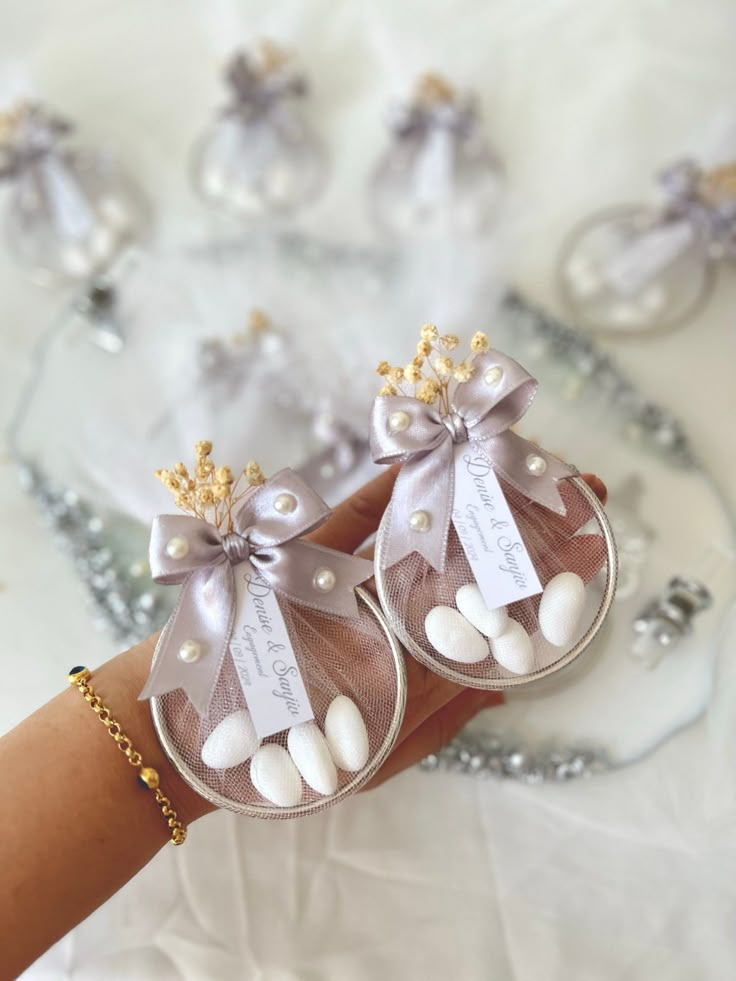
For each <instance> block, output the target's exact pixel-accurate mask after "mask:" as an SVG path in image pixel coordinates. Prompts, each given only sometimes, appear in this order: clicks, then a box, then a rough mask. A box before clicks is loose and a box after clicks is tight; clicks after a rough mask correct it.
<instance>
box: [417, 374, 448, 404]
mask: <svg viewBox="0 0 736 981" xmlns="http://www.w3.org/2000/svg"><path fill="white" fill-rule="evenodd" d="M441 389H442V386H441V385H440V383H439V382H436V381H434V379H433V378H427V379H425V380H424V381H423V382H422V384H421V385H420V386H419V388H418V389H417V393H416V397H417V398H418V399H419V401H420V402H426V403H427V405H433V404H434V403H435V402H436V401H437V396H438V395H439V394H440V391H441Z"/></svg>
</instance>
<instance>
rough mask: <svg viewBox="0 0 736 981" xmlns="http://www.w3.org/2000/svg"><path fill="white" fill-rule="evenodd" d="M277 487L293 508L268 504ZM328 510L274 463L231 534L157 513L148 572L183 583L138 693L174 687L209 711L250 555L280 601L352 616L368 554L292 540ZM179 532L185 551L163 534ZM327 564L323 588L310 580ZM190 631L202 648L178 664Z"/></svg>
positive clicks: (186, 518) (144, 695)
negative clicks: (174, 554) (174, 548)
mask: <svg viewBox="0 0 736 981" xmlns="http://www.w3.org/2000/svg"><path fill="white" fill-rule="evenodd" d="M283 494H290V495H293V497H294V498H295V499H296V507H295V508H294V510H293V511H291V512H290V513H288V514H286V513H280V512H279V511H277V510H276V508H275V506H274V503H275V501H276V498H277V497H279V495H283ZM329 515H330V510H329V508H328V507H327V505H326V504H325V503H324V501H323V500H322V498H321V497H319V496H318V495H317V494H315V492H314V491H313V490H311V488H310V487H309V486H308V485H307V484H305V483H304V482H303V481H302V480H301V478H300V477H298V476H297V474H295V473H294V472H293V471H292V470H282V471H280V472H279V473H277V474H276V475H275V476H274V477H272V478H271V479H270V480H268V481H266V483H265V484H263V485H262V486H260V487H258V488H256V489H255V490H254V491H253V492H252V493H250V494H249V495H248V497H247V498H246V499H245V501H244V502H243V505H242V507H241V508H240V510H239V511H238V513H237V515H236V516H235V519H234V526H235V527H234V531H233V532H231V533H230V534H222V533H221V532H219V531H218V530H217V529H216V528H215V527H214V526H213V525H211V524H209V523H208V522H206V521H202V520H200V519H199V518H194V517H189V516H187V515H176V514H164V515H159V516H158V517H157V518H156V519H155V520H154V523H153V528H152V531H151V544H150V553H149V561H150V565H151V572H152V575H153V578H154V580H155V581H156V582H159V583H165V584H178V583H181V584H182V589H181V593H180V595H179V601H178V603H177V605H176V608H175V610H174V612H173V613H172V615H171V617H170V619H169V621H168V623H167V624H166V626H165V627H164V629H163V632H162V633H161V636H160V638H159V641H158V645H157V650H156V659H155V663H154V665H153V667H152V669H151V673H150V675H149V677H148V681H147V682H146V684H145V687H144V688H143V691H142V692H141V694H140V696H139V697H140V698H141V699H146V698H150V697H151V696H152V695H163V694H165V693H166V692H169V691H173V690H174V689H176V688H182V689H183V690H184V692H185V693H186V695H187V697H188V698H189V700H190V702H191V703H192V705H193V706H194V708H195V709H196V710H197V712H198V713H199V714H200V715H201V716H206V715H207V710H208V706H209V703H210V700H211V698H212V693H213V691H214V687H215V684H216V682H217V678H218V675H219V673H220V667H221V665H222V660H223V658H224V656H225V654H226V652H227V650H228V646H229V643H230V639H231V635H232V630H233V623H234V618H235V613H236V609H235V600H236V585H235V574H234V572H233V567H234V566H240V565H242V564H244V563H248V564H249V565H250V566H251V568H252V571H253V576H254V578H257V577H258V576H261V577H262V578H263V579H265V580H266V582H267V583H268V584H269V585H270V586H271V587H272V588H273V590H274V593H275V595H276V596H277V598H278V600H279V602H281V599H282V598H284V599H288V600H291V601H293V602H295V603H301V604H303V605H305V606H308V607H311V608H312V609H315V610H320V611H322V612H324V613H329V614H332V615H333V616H338V617H357V616H358V603H357V600H356V598H355V592H354V590H355V587H356V586H357V585H359V584H360V583H362V582H364V581H365V580H366V579H368V578H369V577H370V576H372V575H373V563H372V562H369V561H367V560H366V559H360V558H358V557H357V556H354V555H346V554H345V553H343V552H336V551H334V550H333V549H329V548H323V547H322V546H320V545H315V544H313V543H311V542H305V541H299V540H298V539H299V538H300V536H302V535H305V534H307V533H308V532H310V531H312V530H314V529H315V528H317V527H318V526H319V525H321V524H323V523H324V521H325V520H326V519H327V518H328V517H329ZM179 536H181V537H183V538H185V539H186V541H187V543H188V546H189V551H188V552H187V554H186V556H184V557H183V558H179V559H177V558H171V557H170V556H169V554H168V552H167V550H166V546H167V543H168V542H170V541H171V539H172V538H177V537H179ZM325 568H327V569H330V570H331V571H332V572H333V573H334V574H335V580H336V581H335V586H334V588H333V589H331V590H330V591H329V592H321V591H320V590H319V589H318V588H317V586H316V585H315V577H316V575H317V573H318V572H319V571H320V570H322V569H325ZM188 640H194V641H196V642H197V643H198V644H200V645H201V648H202V655H201V657H200V658H199V659H198V660H197V661H194V662H191V663H183V662H182V661H181V660H180V659H179V656H178V654H179V649H180V647H181V646H182V644H184V643H185V642H186V641H188Z"/></svg>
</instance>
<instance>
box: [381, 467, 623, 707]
mask: <svg viewBox="0 0 736 981" xmlns="http://www.w3.org/2000/svg"><path fill="white" fill-rule="evenodd" d="M501 484H502V489H503V492H504V495H505V498H506V500H507V502H508V504H509V507H510V509H511V512H512V513H513V516H514V519H515V521H516V524H517V525H518V529H519V532H520V534H521V537H522V539H523V543H524V545H525V547H526V551H527V553H528V555H529V557H530V559H531V561H532V563H533V566H534V570H535V571H536V574H537V576H538V578H539V585H540V591H539V592H538V593H537V594H536V595H532V596H529V597H527V598H525V599H522V600H519V601H516V602H512V603H509V604H499V605H495V604H493V602H490V603H489V602H488V601H487V599H486V597H487V595H488V593H489V590H488V589H485V590H483V589H482V588H481V587H482V585H483V584H482V583H479V582H478V581H477V579H476V575H475V574H474V571H473V569H472V568H471V564H470V562H469V561H468V557H467V556H466V553H465V550H464V548H463V545H462V543H461V541H460V539H459V537H458V533H457V531H456V530H455V527H454V525H453V524H451V525H450V529H449V537H448V543H447V552H446V559H445V568H444V571H443V572H441V573H440V572H438V571H437V570H435V569H434V568H432V566H431V565H430V564H429V563H428V562H427V561H426V560H425V559H424V558H423V557H422V556H420V555H419V554H418V552H416V551H414V552H411V553H410V554H409V555H407V556H406V557H405V558H403V559H401V560H400V561H399V562H396V563H395V564H393V565H391V566H389V567H388V568H381V562H382V555H383V551H384V549H385V546H386V541H385V533H386V528H387V526H388V521H387V520H386V519H384V523H383V525H382V528H381V529H380V530H379V534H378V540H377V546H376V564H377V569H376V582H377V586H378V591H379V596H380V599H381V603H382V606H383V608H384V610H385V612H386V615H387V616H388V619H389V621H390V623H391V626H392V627H393V629H394V631H395V632H396V634H397V636H398V637H399V639H400V640H401V642H402V644H404V646H405V647H406V648H407V650H408V651H409V652H410V653H411V654H412V655H413V656H414V657H416V658H417V660H419V661H421V662H422V663H423V664H424V665H426V666H427V667H429V668H430V669H431V670H432V671H434V672H436V673H437V674H439V675H442V676H443V677H445V678H447V679H448V680H451V681H455V682H458V683H460V684H465V685H468V686H470V687H474V688H489V689H496V688H506V687H510V686H512V685H518V684H522V683H525V682H528V681H532V680H534V679H535V678H539V677H542V676H543V675H547V674H550V673H551V672H553V671H557V670H559V669H560V668H562V667H564V665H566V664H568V663H570V661H572V660H573V659H574V658H575V657H577V656H578V655H579V654H580V653H582V651H583V650H584V649H585V647H587V645H588V644H589V643H590V641H591V640H592V639H593V637H594V636H595V634H596V633H597V631H598V629H599V628H600V625H601V623H602V622H603V618H604V616H605V614H606V612H607V610H608V607H609V605H610V603H611V600H612V597H613V592H614V589H615V580H616V553H615V546H614V542H613V537H612V535H611V531H610V528H609V526H608V522H607V520H606V517H605V513H604V512H603V509H602V507H601V505H600V503H599V502H598V500H597V498H596V497H595V495H594V494H593V492H592V491H591V490H590V489H589V488H588V487H587V485H586V484H584V482H583V481H582V480H581V479H580V478H573V479H571V480H564V481H561V482H560V484H559V487H560V493H561V495H562V499H563V501H564V503H565V507H566V511H567V513H566V515H565V516H561V515H557V514H555V513H554V512H551V511H549V510H547V509H546V508H544V507H542V506H541V505H538V504H535V503H533V502H531V501H530V500H528V499H527V498H525V497H523V495H521V494H520V493H519V492H518V491H516V490H515V489H514V488H512V487H510V486H509V485H508V484H506V483H504V482H503V481H502V482H501ZM485 585H486V586H487V585H488V584H487V583H486V584H485ZM492 591H493V590H492V589H491V590H490V592H491V594H492ZM484 593H485V596H484Z"/></svg>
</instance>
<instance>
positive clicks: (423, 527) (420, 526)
mask: <svg viewBox="0 0 736 981" xmlns="http://www.w3.org/2000/svg"><path fill="white" fill-rule="evenodd" d="M431 523H432V519H431V518H430V516H429V513H428V512H427V511H412V513H411V514H410V515H409V527H410V528H411V530H412V531H429V526H430V524H431Z"/></svg>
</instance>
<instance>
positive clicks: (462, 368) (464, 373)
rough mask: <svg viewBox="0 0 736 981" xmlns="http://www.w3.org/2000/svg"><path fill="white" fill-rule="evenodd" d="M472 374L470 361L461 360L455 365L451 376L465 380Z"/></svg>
mask: <svg viewBox="0 0 736 981" xmlns="http://www.w3.org/2000/svg"><path fill="white" fill-rule="evenodd" d="M472 374H473V365H472V363H471V362H470V361H461V362H460V363H459V364H456V365H455V370H454V371H453V373H452V377H453V378H454V379H455V381H458V382H466V381H468V380H469V379H470V378H471V377H472Z"/></svg>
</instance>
